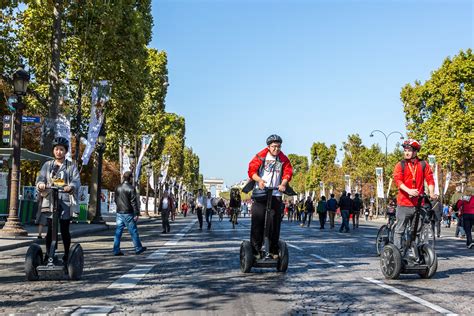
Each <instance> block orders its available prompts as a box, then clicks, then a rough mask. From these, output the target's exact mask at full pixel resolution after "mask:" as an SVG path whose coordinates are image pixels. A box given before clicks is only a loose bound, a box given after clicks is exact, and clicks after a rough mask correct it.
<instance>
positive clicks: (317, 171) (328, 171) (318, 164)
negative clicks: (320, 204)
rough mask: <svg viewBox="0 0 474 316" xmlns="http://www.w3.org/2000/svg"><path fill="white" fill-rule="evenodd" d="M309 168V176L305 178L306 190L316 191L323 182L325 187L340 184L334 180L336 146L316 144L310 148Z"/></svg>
mask: <svg viewBox="0 0 474 316" xmlns="http://www.w3.org/2000/svg"><path fill="white" fill-rule="evenodd" d="M310 153H311V156H310V160H311V166H310V168H309V174H308V176H307V178H306V187H307V189H308V190H316V188H319V183H320V182H324V183H325V185H328V184H329V183H332V184H333V185H335V184H336V183H338V182H340V180H339V181H337V179H334V174H335V171H336V170H337V168H336V166H335V161H336V156H337V149H336V145H334V144H332V145H330V146H329V147H328V146H327V145H326V144H325V143H321V142H317V143H313V145H312V146H311V151H310Z"/></svg>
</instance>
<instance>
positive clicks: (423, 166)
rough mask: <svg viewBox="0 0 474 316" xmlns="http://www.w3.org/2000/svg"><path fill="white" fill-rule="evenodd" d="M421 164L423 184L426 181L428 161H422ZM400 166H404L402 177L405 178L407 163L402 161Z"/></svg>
mask: <svg viewBox="0 0 474 316" xmlns="http://www.w3.org/2000/svg"><path fill="white" fill-rule="evenodd" d="M420 163H421V171H423V172H422V175H423V182H424V181H425V169H426V161H425V160H420ZM400 165H401V166H402V175H403V178H405V166H406V161H405V159H402V160H400Z"/></svg>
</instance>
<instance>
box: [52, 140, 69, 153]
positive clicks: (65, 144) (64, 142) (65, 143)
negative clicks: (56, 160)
mask: <svg viewBox="0 0 474 316" xmlns="http://www.w3.org/2000/svg"><path fill="white" fill-rule="evenodd" d="M56 146H63V147H64V148H66V151H68V150H69V141H68V140H67V138H64V137H56V138H55V139H53V149H54V147H56Z"/></svg>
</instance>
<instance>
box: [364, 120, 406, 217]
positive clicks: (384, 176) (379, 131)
mask: <svg viewBox="0 0 474 316" xmlns="http://www.w3.org/2000/svg"><path fill="white" fill-rule="evenodd" d="M374 133H380V134H382V135H383V136H384V137H385V158H384V166H383V178H384V180H386V176H387V156H388V151H387V147H388V139H389V137H390V136H391V135H393V134H400V139H404V137H403V134H402V133H400V132H399V131H393V132H390V133H389V134H388V135H387V134H385V133H384V132H382V131H381V130H378V129H374V130H373V131H372V132H370V137H374ZM384 182H386V181H384ZM384 192H385V188H384ZM383 199H384V202H385V193H384V198H383ZM378 212H379V210H378V208H377V216H378Z"/></svg>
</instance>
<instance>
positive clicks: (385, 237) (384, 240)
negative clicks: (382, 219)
mask: <svg viewBox="0 0 474 316" xmlns="http://www.w3.org/2000/svg"><path fill="white" fill-rule="evenodd" d="M389 238H390V236H389V231H388V226H387V225H383V226H382V227H380V228H379V231H378V232H377V239H376V240H375V248H376V249H377V256H380V254H381V253H382V250H383V247H385V245H386V244H388V242H389Z"/></svg>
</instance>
